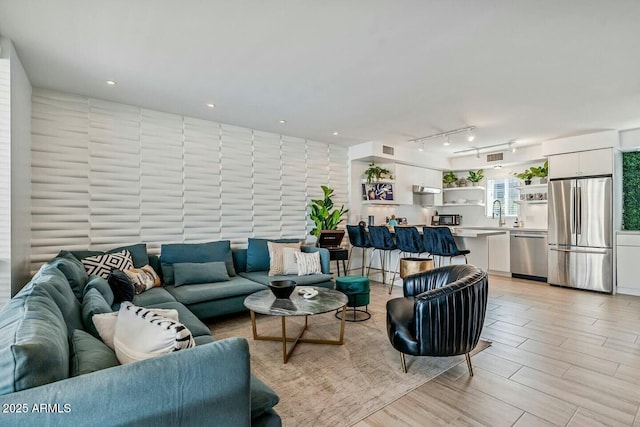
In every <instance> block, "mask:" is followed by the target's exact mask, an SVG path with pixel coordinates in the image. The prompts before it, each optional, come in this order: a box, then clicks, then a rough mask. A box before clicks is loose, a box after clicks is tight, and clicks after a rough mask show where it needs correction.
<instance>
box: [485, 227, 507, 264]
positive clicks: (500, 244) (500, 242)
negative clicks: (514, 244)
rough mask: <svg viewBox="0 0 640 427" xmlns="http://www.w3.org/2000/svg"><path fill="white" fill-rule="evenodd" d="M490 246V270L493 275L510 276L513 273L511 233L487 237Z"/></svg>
mask: <svg viewBox="0 0 640 427" xmlns="http://www.w3.org/2000/svg"><path fill="white" fill-rule="evenodd" d="M487 241H488V246H489V270H490V271H491V272H492V273H503V274H509V272H510V271H511V255H510V254H511V246H510V242H509V232H507V233H505V234H498V235H496V236H489V237H487Z"/></svg>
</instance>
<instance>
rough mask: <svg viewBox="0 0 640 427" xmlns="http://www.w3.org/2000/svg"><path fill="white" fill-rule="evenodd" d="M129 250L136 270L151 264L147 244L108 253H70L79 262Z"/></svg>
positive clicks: (123, 247)
mask: <svg viewBox="0 0 640 427" xmlns="http://www.w3.org/2000/svg"><path fill="white" fill-rule="evenodd" d="M124 249H126V250H128V251H129V253H130V254H131V260H132V261H133V266H134V267H135V268H140V267H144V266H145V265H147V264H149V256H148V255H147V244H146V243H138V244H135V245H129V246H121V247H119V248H115V249H111V250H108V251H93V250H85V251H70V253H71V254H72V255H73V256H74V257H76V258H77V259H79V260H82V259H84V258H88V257H91V256H96V255H104V254H112V253H116V252H122V250H124Z"/></svg>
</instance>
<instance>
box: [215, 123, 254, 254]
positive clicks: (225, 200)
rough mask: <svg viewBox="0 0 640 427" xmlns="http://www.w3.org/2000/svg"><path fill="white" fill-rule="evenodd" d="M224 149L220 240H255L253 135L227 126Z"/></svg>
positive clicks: (222, 144) (223, 143) (243, 129)
mask: <svg viewBox="0 0 640 427" xmlns="http://www.w3.org/2000/svg"><path fill="white" fill-rule="evenodd" d="M220 148H221V158H222V162H221V164H220V169H221V173H222V179H221V180H220V191H221V198H222V200H221V202H222V213H221V217H220V228H221V235H220V237H222V238H223V239H229V240H231V241H232V242H234V243H240V242H242V241H243V240H244V239H246V238H248V237H252V236H253V213H254V212H253V166H252V161H253V132H252V131H251V129H247V128H241V127H237V126H230V125H225V124H223V125H222V126H221V147H220Z"/></svg>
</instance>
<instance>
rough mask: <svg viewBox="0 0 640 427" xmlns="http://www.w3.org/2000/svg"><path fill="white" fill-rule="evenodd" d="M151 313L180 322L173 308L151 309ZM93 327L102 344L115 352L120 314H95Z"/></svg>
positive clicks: (115, 312) (176, 311)
mask: <svg viewBox="0 0 640 427" xmlns="http://www.w3.org/2000/svg"><path fill="white" fill-rule="evenodd" d="M149 310H150V311H152V312H154V313H156V314H159V315H160V316H163V317H167V318H169V319H171V320H175V321H176V322H178V321H179V319H178V310H174V309H172V308H150V309H149ZM91 320H92V321H93V326H95V327H96V330H97V331H98V334H100V338H101V339H102V342H103V343H105V344H106V345H107V346H108V347H109V348H110V349H111V350H115V347H114V346H113V336H114V335H115V334H116V321H117V320H118V312H117V311H114V312H112V313H101V314H94V315H93V317H92V318H91Z"/></svg>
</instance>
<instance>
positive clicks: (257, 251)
mask: <svg viewBox="0 0 640 427" xmlns="http://www.w3.org/2000/svg"><path fill="white" fill-rule="evenodd" d="M300 241H301V239H257V238H253V237H250V238H249V239H248V245H247V272H252V271H264V270H267V271H268V270H269V261H270V258H269V247H268V246H267V242H275V243H297V242H300Z"/></svg>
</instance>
